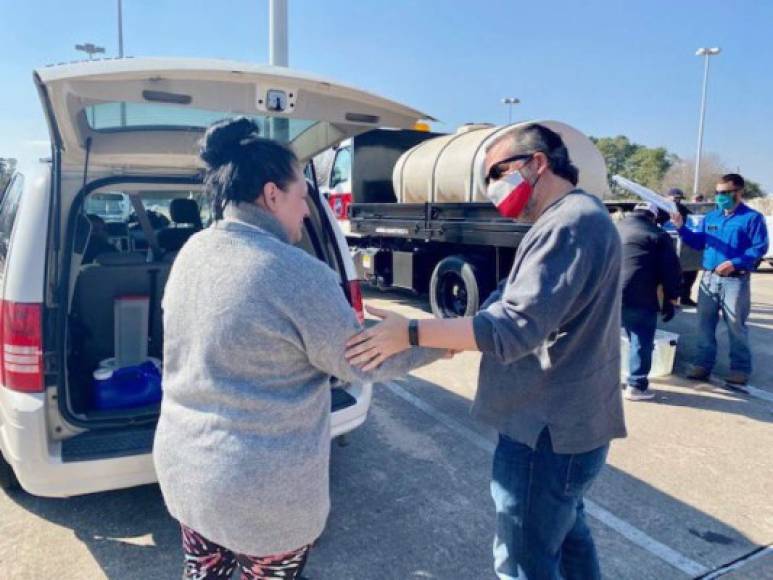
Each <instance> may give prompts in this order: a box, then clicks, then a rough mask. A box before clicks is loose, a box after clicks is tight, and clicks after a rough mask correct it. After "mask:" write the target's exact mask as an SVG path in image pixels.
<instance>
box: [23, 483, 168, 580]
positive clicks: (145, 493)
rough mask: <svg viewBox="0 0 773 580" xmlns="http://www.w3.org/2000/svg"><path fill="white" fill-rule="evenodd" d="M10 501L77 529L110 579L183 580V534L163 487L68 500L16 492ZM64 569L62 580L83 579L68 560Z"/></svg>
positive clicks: (46, 551)
mask: <svg viewBox="0 0 773 580" xmlns="http://www.w3.org/2000/svg"><path fill="white" fill-rule="evenodd" d="M9 497H10V498H11V499H12V500H13V501H14V502H16V503H17V504H18V505H19V506H21V507H23V508H24V509H25V510H27V511H29V512H31V513H34V514H35V515H37V516H38V517H41V518H43V519H45V520H46V521H48V522H51V523H54V524H57V525H59V526H63V527H65V528H68V529H71V530H72V531H73V533H74V534H75V537H76V538H77V539H78V540H79V541H81V542H83V544H84V545H85V546H86V547H87V548H88V550H89V551H90V552H91V554H92V555H93V557H94V560H95V561H96V562H97V564H98V565H99V567H100V568H101V569H102V571H103V572H104V574H105V575H106V576H107V577H108V578H117V579H127V580H128V579H131V580H135V579H136V580H140V579H142V580H150V579H156V578H158V579H162V578H163V579H166V578H179V577H180V576H181V575H182V550H181V548H180V530H179V527H178V526H177V523H176V522H175V521H174V520H173V519H172V518H171V517H170V516H169V515H168V513H167V511H166V508H165V507H164V502H163V499H162V498H161V492H160V490H159V488H158V486H157V485H146V486H142V487H136V488H132V489H126V490H118V491H113V492H106V493H98V494H91V495H85V496H78V497H73V498H68V499H52V498H40V497H34V496H31V495H29V494H27V493H23V492H12V493H11V494H9ZM40 553H41V558H45V557H47V556H46V555H47V554H51V553H52V552H51V549H50V547H49V548H46V547H44V546H41V552H40ZM65 558H66V556H65ZM28 568H29V569H30V570H31V571H32V572H33V575H32V576H31V577H35V578H38V577H41V576H40V575H35V574H34V569H35V563H34V562H30V563H29V566H28ZM59 568H60V569H61V570H62V575H61V576H58V577H60V578H76V577H78V576H75V575H71V574H68V573H66V572H65V570H67V561H66V560H65V561H63V562H61V564H60V565H59ZM86 577H88V576H85V575H83V576H80V578H86Z"/></svg>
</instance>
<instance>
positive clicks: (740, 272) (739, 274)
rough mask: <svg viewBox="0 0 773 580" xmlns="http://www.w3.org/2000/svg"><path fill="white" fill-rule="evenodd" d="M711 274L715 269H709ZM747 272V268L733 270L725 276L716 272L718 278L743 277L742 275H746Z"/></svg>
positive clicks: (714, 272)
mask: <svg viewBox="0 0 773 580" xmlns="http://www.w3.org/2000/svg"><path fill="white" fill-rule="evenodd" d="M711 273H712V274H717V271H716V270H712V271H711ZM748 274H749V270H733V271H732V272H730V273H729V274H728V275H727V276H722V275H721V274H717V276H719V277H720V278H743V277H744V276H747V275H748Z"/></svg>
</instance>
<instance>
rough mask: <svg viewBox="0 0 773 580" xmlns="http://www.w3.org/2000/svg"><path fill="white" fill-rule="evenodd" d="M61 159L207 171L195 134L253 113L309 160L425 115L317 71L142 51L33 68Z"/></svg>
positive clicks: (131, 167)
mask: <svg viewBox="0 0 773 580" xmlns="http://www.w3.org/2000/svg"><path fill="white" fill-rule="evenodd" d="M35 82H36V84H37V86H38V89H39V92H40V95H41V99H42V100H43V107H44V109H45V111H46V114H47V117H48V123H49V129H50V132H51V137H52V141H53V143H54V144H55V145H58V147H59V149H60V154H61V161H62V164H63V165H65V166H70V167H73V166H74V167H78V166H81V167H82V166H83V164H84V163H85V161H86V149H87V144H89V143H90V160H89V165H90V166H91V167H93V168H94V169H97V168H100V167H102V168H108V169H113V170H118V169H120V170H123V171H127V172H133V171H136V172H139V173H141V172H147V171H148V170H152V171H157V170H159V169H163V170H166V171H169V170H171V171H178V172H179V171H180V170H195V169H199V168H200V161H199V159H198V147H197V141H198V140H199V139H200V138H201V135H202V133H203V131H204V129H205V128H206V127H207V126H208V125H210V124H211V123H213V122H214V121H217V120H219V119H222V118H225V117H233V116H238V115H246V116H249V117H252V118H254V119H255V120H256V121H257V122H258V123H259V124H260V125H261V127H262V129H263V135H264V136H265V137H271V138H274V139H277V140H279V141H282V142H285V143H288V144H289V145H290V146H291V147H292V148H293V150H294V151H295V153H296V154H297V155H298V157H299V158H300V159H301V160H302V161H306V160H308V159H310V158H311V157H313V156H314V155H316V154H317V153H319V152H321V151H323V150H325V149H327V148H329V147H330V146H332V145H334V144H336V143H338V142H340V141H341V140H343V139H345V138H347V137H351V136H353V135H357V134H359V133H362V132H364V131H367V130H369V129H372V128H374V127H394V128H411V127H413V126H414V125H415V124H416V122H417V121H419V120H421V119H423V118H426V115H424V114H422V113H421V112H419V111H417V110H415V109H412V108H409V107H406V106H404V105H400V104H398V103H395V102H393V101H389V100H387V99H383V98H381V97H378V96H376V95H373V94H370V93H367V92H365V91H361V90H358V89H354V88H351V87H348V86H345V85H341V84H337V83H335V82H332V81H328V80H325V79H322V78H319V77H316V76H313V75H309V74H305V73H301V72H297V71H293V70H291V69H287V68H282V67H273V66H260V65H252V64H246V63H239V62H231V61H218V60H194V59H160V58H139V59H119V60H105V61H89V62H81V63H75V64H68V65H59V66H54V67H49V68H43V69H39V70H37V71H36V72H35Z"/></svg>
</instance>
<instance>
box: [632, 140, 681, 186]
mask: <svg viewBox="0 0 773 580" xmlns="http://www.w3.org/2000/svg"><path fill="white" fill-rule="evenodd" d="M674 161H675V157H674V156H673V155H671V154H669V152H668V151H666V149H665V148H663V147H657V148H655V149H650V148H648V147H639V148H638V149H637V150H636V151H634V153H633V154H632V155H630V156H629V157H628V159H626V162H625V165H624V168H623V171H624V172H623V177H627V178H629V179H632V180H633V181H635V182H636V183H640V184H641V185H643V186H645V187H649V188H650V189H652V190H655V191H659V190H660V189H661V185H662V183H663V177H664V176H665V175H666V172H667V171H668V170H669V169H670V168H671V166H672V165H673V164H674Z"/></svg>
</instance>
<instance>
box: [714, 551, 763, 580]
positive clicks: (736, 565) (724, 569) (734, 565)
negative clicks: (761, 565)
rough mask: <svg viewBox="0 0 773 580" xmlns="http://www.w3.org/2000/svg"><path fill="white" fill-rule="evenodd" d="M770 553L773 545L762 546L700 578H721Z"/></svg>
mask: <svg viewBox="0 0 773 580" xmlns="http://www.w3.org/2000/svg"><path fill="white" fill-rule="evenodd" d="M768 554H773V546H765V547H764V548H760V549H759V550H756V551H755V552H752V553H751V554H749V555H748V556H745V557H744V558H740V559H739V560H736V561H735V562H733V563H732V564H728V565H727V566H722V567H721V568H718V569H716V570H714V571H713V572H711V573H710V574H706V575H705V576H701V577H700V580H714V578H719V577H720V576H724V575H725V574H727V573H729V572H734V571H735V570H738V569H739V568H743V567H744V566H746V564H748V563H749V562H754V560H757V559H758V558H762V557H763V556H767V555H768Z"/></svg>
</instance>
